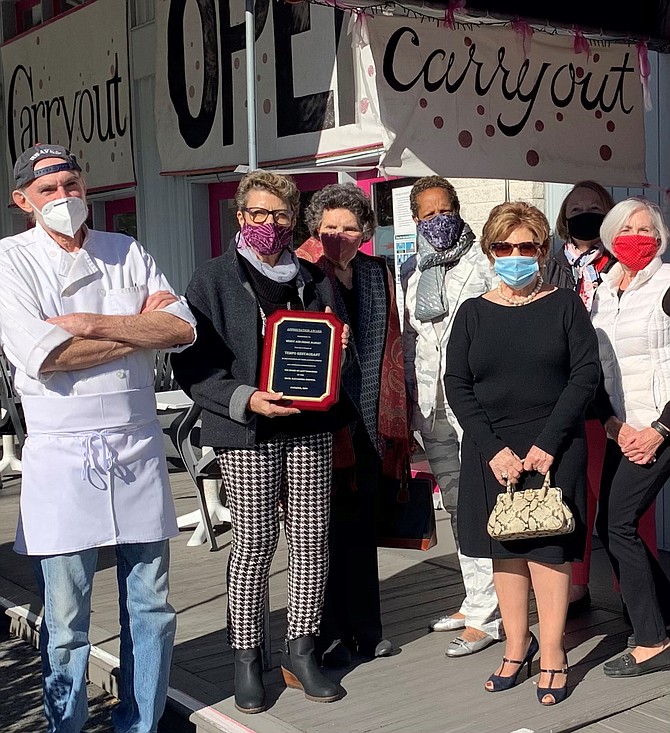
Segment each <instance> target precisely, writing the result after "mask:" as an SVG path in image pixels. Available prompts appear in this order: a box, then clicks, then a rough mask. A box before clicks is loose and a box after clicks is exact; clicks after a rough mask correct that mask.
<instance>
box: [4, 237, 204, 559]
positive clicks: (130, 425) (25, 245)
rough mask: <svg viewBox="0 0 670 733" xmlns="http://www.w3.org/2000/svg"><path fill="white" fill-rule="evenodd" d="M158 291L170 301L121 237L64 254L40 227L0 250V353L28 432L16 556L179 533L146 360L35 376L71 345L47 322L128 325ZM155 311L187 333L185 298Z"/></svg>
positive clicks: (137, 250)
mask: <svg viewBox="0 0 670 733" xmlns="http://www.w3.org/2000/svg"><path fill="white" fill-rule="evenodd" d="M158 290H167V291H170V292H173V291H172V288H171V287H170V285H169V284H168V282H167V280H166V279H165V277H164V276H163V274H162V273H161V272H160V271H159V269H158V268H157V267H156V263H155V262H154V260H153V259H152V257H151V256H150V255H149V254H148V253H147V252H146V251H145V250H144V249H143V248H142V247H141V246H140V245H139V244H138V243H137V242H136V241H134V240H133V239H132V238H131V237H127V236H125V235H123V234H112V233H108V232H99V231H95V230H87V232H86V236H85V240H84V244H83V246H82V247H81V249H80V250H79V251H78V252H76V253H74V254H73V253H68V252H66V251H65V250H63V249H62V248H61V247H59V246H58V245H57V244H56V242H55V241H54V240H53V239H52V238H51V237H50V236H49V235H48V234H47V233H46V231H45V230H44V229H43V228H42V227H41V226H40V225H39V224H38V225H36V226H35V227H34V228H33V229H30V230H29V231H27V232H24V233H22V234H19V235H16V236H13V237H7V238H5V239H2V240H0V327H1V330H2V344H3V348H4V350H5V353H6V355H7V358H8V359H9V361H10V362H11V363H12V364H13V365H14V366H15V368H16V373H15V384H16V388H17V391H18V392H19V393H20V395H21V398H22V403H23V408H24V413H25V417H26V425H27V433H28V437H27V439H26V443H25V445H24V448H23V455H22V463H23V466H22V473H23V478H22V483H21V508H20V516H19V526H18V530H17V536H16V543H15V546H14V549H15V550H16V551H17V552H19V553H22V554H28V555H54V554H63V553H68V552H77V551H79V550H83V549H86V548H90V547H99V546H103V545H115V544H121V543H129V542H154V541H158V540H162V539H167V538H168V537H172V536H174V535H175V534H176V533H177V522H176V516H175V510H174V504H173V501H172V496H171V493H170V483H169V480H168V473H167V464H166V461H165V452H164V447H163V434H162V431H161V428H160V425H159V423H158V419H157V417H156V403H155V396H154V392H153V381H154V369H153V366H154V352H153V351H152V350H150V349H145V350H141V351H137V352H134V353H132V354H129V355H128V356H124V357H121V358H119V359H116V360H114V361H112V362H109V363H107V364H102V365H100V366H95V367H91V368H88V369H80V370H73V371H66V372H53V373H49V374H45V375H42V374H40V368H41V366H42V364H43V362H44V361H45V359H46V358H47V356H48V355H49V354H50V353H51V352H52V351H53V350H54V349H55V348H56V347H57V346H59V345H60V344H63V343H64V342H66V341H67V340H68V339H70V338H71V334H70V333H68V332H67V331H65V330H64V329H63V328H61V327H60V326H56V325H53V324H50V323H47V322H46V319H48V318H53V317H55V316H60V315H65V314H68V313H79V312H86V313H98V314H103V315H136V314H138V313H139V312H140V310H141V308H142V305H143V303H144V302H145V300H146V298H147V297H148V296H149V295H151V294H152V293H155V292H156V291H158ZM163 310H164V311H165V312H167V313H171V314H172V315H175V316H177V317H178V318H181V319H183V320H184V321H186V322H188V323H189V324H191V325H192V326H193V328H194V332H195V319H194V318H193V315H192V314H191V312H190V310H189V308H188V306H187V305H186V302H185V300H184V299H183V298H180V299H179V300H178V301H177V302H175V303H172V304H171V305H169V306H167V307H166V308H164V309H163ZM186 346H188V345H184V346H183V347H181V348H186Z"/></svg>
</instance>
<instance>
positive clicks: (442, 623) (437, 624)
mask: <svg viewBox="0 0 670 733" xmlns="http://www.w3.org/2000/svg"><path fill="white" fill-rule="evenodd" d="M428 628H429V629H430V630H431V631H455V630H456V629H464V628H465V619H464V618H454V617H453V616H440V618H436V619H433V620H432V621H431V622H430V623H429V624H428Z"/></svg>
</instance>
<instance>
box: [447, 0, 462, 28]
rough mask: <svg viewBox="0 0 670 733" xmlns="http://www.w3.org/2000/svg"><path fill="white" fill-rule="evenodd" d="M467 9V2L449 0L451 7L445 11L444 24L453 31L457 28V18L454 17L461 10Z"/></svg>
mask: <svg viewBox="0 0 670 733" xmlns="http://www.w3.org/2000/svg"><path fill="white" fill-rule="evenodd" d="M464 7H465V0H449V5H448V6H447V9H446V10H445V11H444V20H443V21H442V22H443V24H444V25H445V26H446V27H447V28H451V29H452V30H453V29H454V28H455V27H456V18H455V17H454V16H455V15H456V13H457V12H458V11H459V10H463V8H464Z"/></svg>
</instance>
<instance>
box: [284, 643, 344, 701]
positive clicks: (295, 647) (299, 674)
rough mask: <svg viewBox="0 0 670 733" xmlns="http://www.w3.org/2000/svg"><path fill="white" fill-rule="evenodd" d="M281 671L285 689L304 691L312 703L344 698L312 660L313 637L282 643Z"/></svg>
mask: <svg viewBox="0 0 670 733" xmlns="http://www.w3.org/2000/svg"><path fill="white" fill-rule="evenodd" d="M281 671H282V675H283V676H284V682H286V686H287V687H293V688H295V689H297V690H304V692H305V697H306V698H307V699H308V700H312V701H313V702H335V700H339V699H340V698H342V697H344V694H345V692H344V688H343V687H342V686H341V685H339V684H338V683H337V682H331V680H329V679H328V678H327V677H326V676H324V674H323V673H322V672H321V670H320V669H319V667H318V665H317V663H316V659H315V658H314V637H312V636H301V637H299V638H298V639H291V640H290V641H285V642H284V652H283V654H282V660H281Z"/></svg>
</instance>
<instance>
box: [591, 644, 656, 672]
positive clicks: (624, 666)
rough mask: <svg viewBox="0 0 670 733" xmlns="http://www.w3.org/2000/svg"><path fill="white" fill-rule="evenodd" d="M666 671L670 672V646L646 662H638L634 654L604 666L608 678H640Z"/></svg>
mask: <svg viewBox="0 0 670 733" xmlns="http://www.w3.org/2000/svg"><path fill="white" fill-rule="evenodd" d="M664 670H670V646H668V647H666V648H665V649H664V650H663V651H662V652H659V653H658V654H656V655H655V656H653V657H651V659H647V660H646V661H644V662H638V661H636V659H635V657H634V656H633V655H632V654H623V655H622V656H620V657H618V658H617V659H613V660H612V661H611V662H606V663H605V664H604V665H603V672H604V673H605V676H606V677H639V676H640V675H643V674H651V673H652V672H662V671H664Z"/></svg>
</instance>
